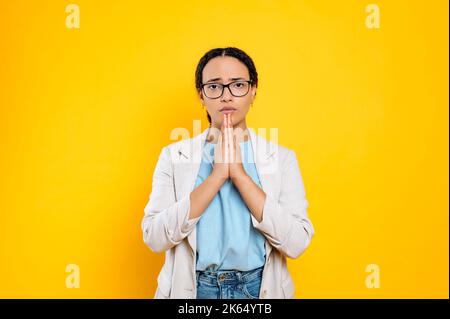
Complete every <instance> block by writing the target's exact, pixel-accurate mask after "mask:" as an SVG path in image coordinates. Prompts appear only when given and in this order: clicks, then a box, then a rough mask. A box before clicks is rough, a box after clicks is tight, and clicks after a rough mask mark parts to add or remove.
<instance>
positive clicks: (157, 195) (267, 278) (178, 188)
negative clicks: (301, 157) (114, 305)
mask: <svg viewBox="0 0 450 319" xmlns="http://www.w3.org/2000/svg"><path fill="white" fill-rule="evenodd" d="M208 130H209V128H207V129H205V130H204V131H203V132H202V133H201V134H199V135H197V136H195V137H193V138H191V139H185V140H182V141H178V142H174V143H171V144H169V145H167V146H165V147H163V149H162V151H161V154H160V155H159V159H158V162H157V164H156V168H155V171H154V174H153V182H152V191H151V194H150V197H149V201H148V203H147V205H146V206H145V208H144V213H145V214H144V217H143V220H142V224H141V226H142V232H143V238H144V242H145V244H146V245H147V246H148V247H150V249H151V250H152V251H154V252H163V251H165V255H166V258H165V263H164V265H163V267H162V269H161V271H160V273H159V275H158V288H157V290H156V293H155V296H154V298H178V299H181V298H194V299H195V298H196V287H197V284H196V227H195V226H196V223H197V221H198V220H199V219H200V218H201V216H200V217H197V218H194V219H191V220H189V219H188V218H189V207H190V193H191V191H192V190H193V189H194V186H195V181H196V178H197V174H198V172H199V168H200V163H201V158H202V151H203V145H204V142H205V139H206V136H207V134H208ZM248 131H249V136H250V139H251V144H252V148H253V150H254V152H253V154H254V160H255V165H256V169H257V172H258V176H259V179H260V181H261V185H262V190H263V191H264V192H265V193H266V200H265V203H264V207H263V219H262V221H261V222H260V223H259V222H258V221H257V220H256V219H255V218H254V217H253V215H251V218H252V223H253V226H254V227H255V228H256V229H258V230H259V231H260V232H261V233H262V234H263V235H264V236H265V239H266V242H265V248H266V263H265V266H264V271H263V276H262V283H261V290H260V298H294V283H293V281H292V278H291V275H290V274H289V271H288V268H287V266H286V257H289V258H297V257H299V256H300V255H301V254H302V253H303V252H304V251H305V249H306V248H307V247H308V245H309V243H310V242H311V239H312V237H313V235H314V228H313V225H312V223H311V221H310V220H309V218H308V214H307V211H306V208H307V206H308V201H307V200H306V198H305V188H304V185H303V180H302V176H301V173H300V168H299V165H298V162H297V157H296V155H295V153H294V151H292V150H290V149H288V148H286V147H283V146H280V145H277V144H275V143H272V142H270V141H268V140H266V139H264V138H263V137H261V136H259V135H257V134H256V133H255V132H254V131H253V129H251V128H248Z"/></svg>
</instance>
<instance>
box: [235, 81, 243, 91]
mask: <svg viewBox="0 0 450 319" xmlns="http://www.w3.org/2000/svg"><path fill="white" fill-rule="evenodd" d="M244 84H245V83H244V82H236V83H233V86H234V87H235V88H237V89H240V88H243V87H244Z"/></svg>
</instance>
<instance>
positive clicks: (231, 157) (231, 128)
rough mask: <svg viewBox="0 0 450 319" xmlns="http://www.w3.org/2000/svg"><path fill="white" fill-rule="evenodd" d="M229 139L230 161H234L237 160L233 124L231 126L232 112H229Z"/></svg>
mask: <svg viewBox="0 0 450 319" xmlns="http://www.w3.org/2000/svg"><path fill="white" fill-rule="evenodd" d="M227 123H228V141H229V143H230V144H229V147H230V162H231V163H234V160H235V158H234V157H235V156H234V154H235V149H234V140H233V126H231V114H228V122H227Z"/></svg>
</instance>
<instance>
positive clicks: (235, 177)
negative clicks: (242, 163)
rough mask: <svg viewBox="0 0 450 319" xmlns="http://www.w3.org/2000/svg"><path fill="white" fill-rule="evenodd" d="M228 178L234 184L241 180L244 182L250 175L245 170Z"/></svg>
mask: <svg viewBox="0 0 450 319" xmlns="http://www.w3.org/2000/svg"><path fill="white" fill-rule="evenodd" d="M230 178H231V181H232V182H233V183H234V184H238V183H241V182H245V181H246V180H247V179H249V178H250V176H248V175H247V173H246V172H245V171H243V172H240V173H238V174H235V175H232V176H230Z"/></svg>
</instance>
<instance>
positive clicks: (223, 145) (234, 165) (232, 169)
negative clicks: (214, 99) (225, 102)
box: [212, 114, 247, 181]
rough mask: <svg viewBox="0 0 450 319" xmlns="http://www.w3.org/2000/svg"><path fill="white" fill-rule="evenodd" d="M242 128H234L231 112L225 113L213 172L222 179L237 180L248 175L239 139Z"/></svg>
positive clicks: (215, 152)
mask: <svg viewBox="0 0 450 319" xmlns="http://www.w3.org/2000/svg"><path fill="white" fill-rule="evenodd" d="M240 133H242V130H240V129H236V130H233V123H232V121H231V114H224V118H223V121H222V125H221V127H220V134H219V136H218V139H217V145H216V148H215V151H214V167H213V172H212V174H215V175H216V176H218V177H219V178H220V179H222V180H224V181H225V180H227V179H228V178H230V179H231V180H236V179H238V178H240V177H244V176H247V173H246V172H245V170H244V167H243V165H242V156H241V149H240V147H239V141H240V139H241V137H242V135H240Z"/></svg>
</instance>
